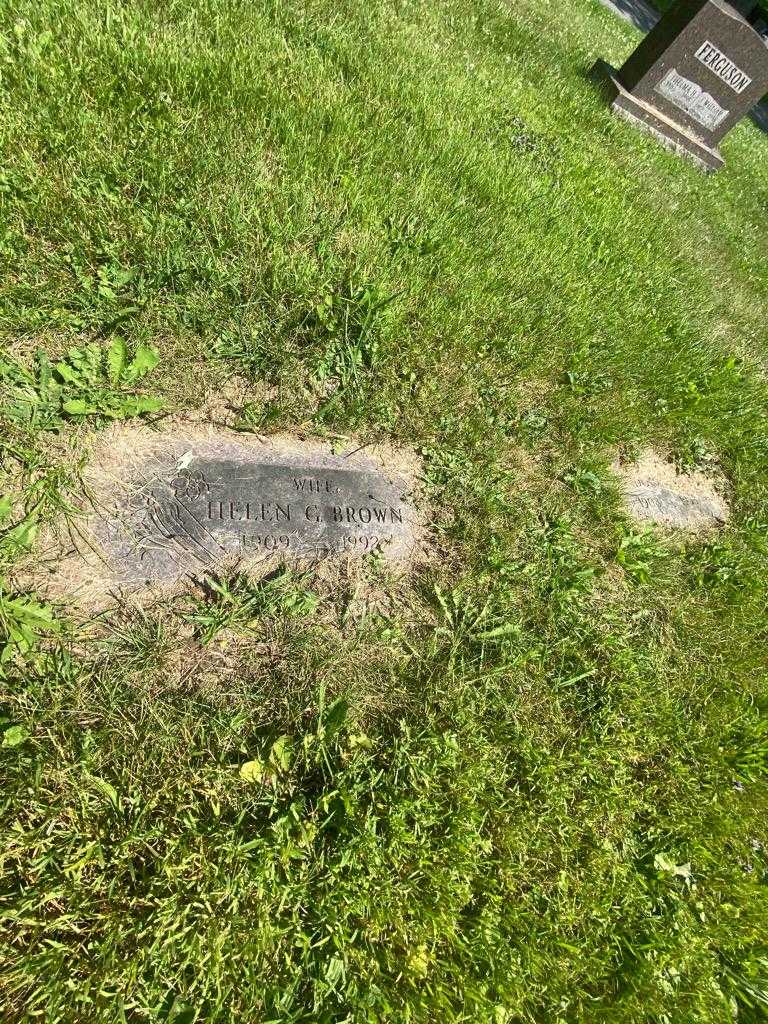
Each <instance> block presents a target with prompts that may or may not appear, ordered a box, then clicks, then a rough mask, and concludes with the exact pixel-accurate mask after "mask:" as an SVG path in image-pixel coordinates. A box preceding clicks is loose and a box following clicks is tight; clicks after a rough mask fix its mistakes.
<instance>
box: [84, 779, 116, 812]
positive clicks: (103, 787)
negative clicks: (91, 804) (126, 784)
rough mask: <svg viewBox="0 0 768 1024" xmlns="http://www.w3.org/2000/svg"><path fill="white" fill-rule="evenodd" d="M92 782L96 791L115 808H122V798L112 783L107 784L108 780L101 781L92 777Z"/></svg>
mask: <svg viewBox="0 0 768 1024" xmlns="http://www.w3.org/2000/svg"><path fill="white" fill-rule="evenodd" d="M91 782H92V783H93V786H94V789H98V791H99V792H100V793H101V794H102V795H103V796H105V797H106V798H107V800H109V802H110V803H111V804H112V806H113V807H118V808H119V806H120V797H119V795H118V792H117V790H116V789H115V787H114V786H113V785H112V783H111V782H107V781H106V779H99V778H96V777H95V776H91Z"/></svg>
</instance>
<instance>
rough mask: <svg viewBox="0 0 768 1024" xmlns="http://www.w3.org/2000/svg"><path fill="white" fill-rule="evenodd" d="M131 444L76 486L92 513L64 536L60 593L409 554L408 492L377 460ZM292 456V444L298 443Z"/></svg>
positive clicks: (218, 439)
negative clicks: (230, 568) (268, 564)
mask: <svg viewBox="0 0 768 1024" xmlns="http://www.w3.org/2000/svg"><path fill="white" fill-rule="evenodd" d="M136 436H137V438H138V439H139V441H138V442H137V448H136V453H135V459H134V460H133V461H129V460H130V458H131V456H130V454H129V452H130V435H128V440H127V442H126V438H125V437H123V439H122V442H121V444H122V448H121V450H120V451H119V452H117V453H113V455H114V458H113V461H112V462H110V458H112V456H109V446H108V445H107V446H106V447H105V451H106V452H107V455H108V456H109V457H107V458H106V460H105V456H102V460H101V464H100V465H99V466H97V468H96V470H95V471H92V473H91V478H90V480H89V481H88V480H87V481H86V482H87V484H88V487H89V491H90V495H91V498H90V500H91V506H92V507H91V509H90V511H89V512H88V514H87V515H85V516H83V517H81V518H80V519H79V520H77V521H76V523H75V524H74V529H73V528H72V527H71V528H70V532H71V534H72V538H73V541H74V548H73V549H72V550H70V551H69V552H68V553H67V557H66V563H67V564H66V568H65V569H62V567H61V565H59V564H57V565H56V568H55V569H54V573H58V575H59V577H60V578H61V579H62V580H63V581H65V582H64V585H63V587H60V588H59V589H63V590H69V592H71V591H72V589H73V588H72V587H71V586H70V587H67V585H66V581H67V580H69V581H71V580H73V579H74V580H79V582H80V585H79V586H77V587H76V588H75V589H77V590H81V589H85V590H88V589H89V588H90V589H94V588H93V587H92V586H91V584H92V580H91V579H90V578H89V573H90V572H91V571H92V572H93V573H95V575H96V576H98V577H99V579H100V582H101V584H102V585H101V586H100V588H98V589H101V590H114V589H117V590H132V589H136V588H137V587H141V586H146V585H153V584H159V583H168V582H173V581H176V580H179V579H180V578H182V577H184V576H192V577H195V576H197V577H199V576H201V575H204V574H205V573H206V572H212V571H213V572H215V571H216V570H217V569H218V568H220V567H222V566H223V565H225V564H227V565H238V564H242V565H243V566H244V567H250V566H252V565H253V564H254V563H257V562H261V561H274V560H282V561H305V560H307V561H312V560H320V559H333V558H342V559H343V558H346V557H359V556H362V555H366V554H374V553H379V554H380V555H381V556H382V557H383V558H384V559H386V560H387V561H402V560H404V559H407V558H409V557H410V556H411V554H412V553H413V550H414V546H415V536H416V532H417V514H416V512H415V509H414V507H413V504H412V500H411V496H410V492H411V490H412V485H411V484H409V483H408V481H407V480H406V479H405V475H404V474H402V473H400V472H398V471H395V472H390V471H389V468H388V467H387V465H386V460H382V459H380V458H379V459H373V458H369V457H367V456H366V454H365V452H353V453H351V454H349V455H347V456H344V455H333V454H329V453H327V452H322V451H317V450H316V447H315V450H312V448H311V447H310V448H309V450H305V451H302V450H298V451H292V450H290V446H286V445H283V446H282V447H280V446H277V447H275V446H273V445H270V444H268V443H266V444H265V443H263V442H259V441H256V440H255V439H251V440H249V441H239V440H234V439H232V435H231V434H228V435H225V436H222V435H214V434H209V435H206V436H204V437H201V436H199V435H198V436H195V435H192V436H179V435H175V436H173V437H167V436H162V435H161V436H159V437H158V436H157V435H155V437H154V438H149V439H147V436H146V435H142V434H137V435H136ZM297 446H298V447H299V449H300V448H301V445H300V444H299V443H297Z"/></svg>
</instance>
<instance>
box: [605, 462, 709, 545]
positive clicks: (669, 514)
mask: <svg viewBox="0 0 768 1024" xmlns="http://www.w3.org/2000/svg"><path fill="white" fill-rule="evenodd" d="M614 468H615V471H616V472H617V473H618V475H619V477H620V479H621V483H622V490H623V492H624V501H625V504H626V507H627V510H628V512H629V513H630V515H631V516H632V517H633V518H634V519H636V520H638V522H646V523H657V524H659V525H662V526H671V527H677V528H680V529H687V530H701V529H712V528H715V527H718V526H722V525H723V524H724V523H725V522H726V520H727V519H728V506H727V504H726V502H725V499H724V498H723V496H722V495H721V494H720V493H719V491H718V490H717V489H716V488H715V485H714V483H713V482H712V480H711V479H710V478H709V477H707V476H705V475H704V474H703V473H678V472H677V471H676V469H675V467H674V466H673V465H671V464H670V463H668V462H665V461H664V460H663V459H660V458H659V457H658V456H657V455H656V454H655V453H654V452H651V451H646V452H644V453H643V455H642V456H641V458H640V459H639V460H638V461H637V462H636V463H633V464H632V465H630V466H616V467H614Z"/></svg>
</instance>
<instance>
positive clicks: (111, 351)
mask: <svg viewBox="0 0 768 1024" xmlns="http://www.w3.org/2000/svg"><path fill="white" fill-rule="evenodd" d="M127 360H128V349H127V348H126V344H125V342H124V341H123V339H122V338H120V337H117V338H115V340H114V341H113V342H112V344H111V345H110V346H109V348H108V349H107V375H108V376H109V379H110V380H111V381H112V382H113V383H117V381H119V380H120V378H121V377H122V375H123V370H124V369H125V364H126V362H127Z"/></svg>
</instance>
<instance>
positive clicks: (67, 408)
mask: <svg viewBox="0 0 768 1024" xmlns="http://www.w3.org/2000/svg"><path fill="white" fill-rule="evenodd" d="M61 408H62V409H63V411H64V412H65V413H66V414H67V415H68V416H93V415H94V414H95V413H97V412H99V410H98V409H97V408H96V407H95V406H93V405H89V404H88V402H86V401H85V399H84V398H70V399H69V401H67V402H64V404H63V405H62V407H61Z"/></svg>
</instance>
